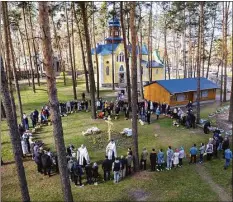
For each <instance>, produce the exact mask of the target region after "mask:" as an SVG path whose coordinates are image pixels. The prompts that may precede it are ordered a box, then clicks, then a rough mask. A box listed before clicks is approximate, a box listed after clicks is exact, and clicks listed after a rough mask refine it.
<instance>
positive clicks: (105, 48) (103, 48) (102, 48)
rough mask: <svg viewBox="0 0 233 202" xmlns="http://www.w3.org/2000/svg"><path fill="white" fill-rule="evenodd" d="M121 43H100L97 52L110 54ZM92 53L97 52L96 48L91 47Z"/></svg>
mask: <svg viewBox="0 0 233 202" xmlns="http://www.w3.org/2000/svg"><path fill="white" fill-rule="evenodd" d="M118 45H119V44H98V45H97V48H96V53H97V54H100V55H109V54H111V53H112V51H115V50H116V48H117V47H118ZM91 54H92V55H94V54H95V49H94V48H92V49H91Z"/></svg>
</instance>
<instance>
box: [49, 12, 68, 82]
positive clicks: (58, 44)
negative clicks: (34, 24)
mask: <svg viewBox="0 0 233 202" xmlns="http://www.w3.org/2000/svg"><path fill="white" fill-rule="evenodd" d="M51 19H52V23H53V32H54V35H55V41H56V46H57V48H58V50H59V56H60V62H61V70H62V74H63V82H64V86H66V74H65V64H64V61H63V57H62V52H61V45H60V43H59V41H58V36H57V29H56V25H55V22H54V19H53V14H51Z"/></svg>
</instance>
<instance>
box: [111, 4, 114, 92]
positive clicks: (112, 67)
mask: <svg viewBox="0 0 233 202" xmlns="http://www.w3.org/2000/svg"><path fill="white" fill-rule="evenodd" d="M113 12H115V1H114V2H113ZM113 20H115V13H114V14H113ZM111 33H112V90H115V67H114V51H113V37H114V29H112V31H111Z"/></svg>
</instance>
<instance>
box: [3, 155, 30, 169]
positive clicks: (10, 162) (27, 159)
mask: <svg viewBox="0 0 233 202" xmlns="http://www.w3.org/2000/svg"><path fill="white" fill-rule="evenodd" d="M31 157H32V156H31V155H28V156H27V157H25V158H23V157H22V158H23V162H27V161H33V160H32V158H31ZM14 163H15V161H4V162H3V164H2V165H1V166H4V165H10V164H14Z"/></svg>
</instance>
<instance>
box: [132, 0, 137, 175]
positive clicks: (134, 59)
mask: <svg viewBox="0 0 233 202" xmlns="http://www.w3.org/2000/svg"><path fill="white" fill-rule="evenodd" d="M135 7H136V3H135V2H130V31H131V41H132V58H131V73H132V133H133V141H134V144H133V156H134V170H135V171H136V172H137V171H139V155H138V126H137V104H138V93H137V87H138V85H137V54H136V28H135V14H136V13H135Z"/></svg>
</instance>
